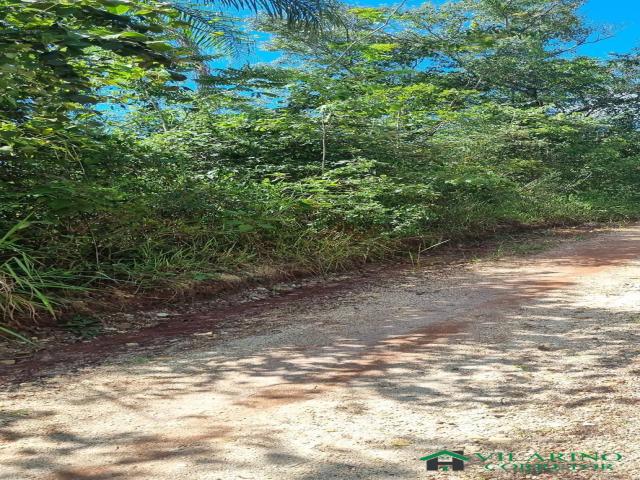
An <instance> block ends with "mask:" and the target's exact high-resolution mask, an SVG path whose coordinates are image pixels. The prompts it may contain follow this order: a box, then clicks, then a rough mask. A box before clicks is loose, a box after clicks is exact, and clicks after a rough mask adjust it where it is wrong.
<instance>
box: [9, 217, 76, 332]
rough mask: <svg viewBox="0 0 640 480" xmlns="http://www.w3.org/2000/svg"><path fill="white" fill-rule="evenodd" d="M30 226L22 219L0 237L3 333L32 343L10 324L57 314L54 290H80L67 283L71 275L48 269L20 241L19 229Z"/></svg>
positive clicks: (19, 323) (20, 324)
mask: <svg viewBox="0 0 640 480" xmlns="http://www.w3.org/2000/svg"><path fill="white" fill-rule="evenodd" d="M28 226H29V222H28V221H26V220H22V221H20V222H18V223H17V224H15V225H14V226H13V227H11V228H10V229H9V230H8V231H7V232H6V233H5V234H4V235H3V236H2V237H0V318H1V319H2V323H0V334H4V335H5V336H10V337H13V338H15V339H18V340H20V341H23V342H24V341H26V342H30V340H28V339H27V338H26V337H25V336H23V335H21V334H20V333H18V332H16V331H15V330H14V329H13V328H11V327H16V326H17V327H20V326H22V323H21V320H23V319H28V320H30V321H35V319H36V318H37V317H38V315H39V314H41V313H47V314H49V315H51V316H52V317H55V315H56V306H57V305H58V302H57V301H54V300H53V298H52V296H51V294H50V292H51V291H53V290H81V289H82V287H76V286H72V285H70V284H68V283H66V280H68V279H69V277H70V276H69V274H68V273H66V272H61V271H58V270H46V269H44V268H43V267H42V265H40V264H39V263H38V262H37V260H36V259H35V258H34V257H33V256H31V255H30V254H29V253H28V252H27V250H26V249H25V248H24V247H22V246H21V245H20V244H19V242H18V237H19V235H18V234H19V232H20V231H21V230H24V229H25V228H27V227H28Z"/></svg>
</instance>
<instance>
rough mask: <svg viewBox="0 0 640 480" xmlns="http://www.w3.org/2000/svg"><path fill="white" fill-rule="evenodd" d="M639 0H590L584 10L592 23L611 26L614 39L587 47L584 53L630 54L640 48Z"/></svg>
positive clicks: (599, 54)
mask: <svg viewBox="0 0 640 480" xmlns="http://www.w3.org/2000/svg"><path fill="white" fill-rule="evenodd" d="M639 6H640V5H639V2H638V0H589V1H588V2H587V4H586V6H585V8H584V9H583V12H584V15H585V16H586V17H587V18H588V19H589V20H590V21H592V22H595V23H605V24H610V25H612V26H613V27H614V28H615V29H616V32H615V33H616V35H615V37H614V38H611V39H609V40H606V41H604V42H602V43H600V44H597V45H590V46H589V47H586V48H585V49H584V50H583V52H582V53H584V54H587V55H594V56H600V57H602V56H606V55H607V54H608V53H610V52H617V53H622V52H628V51H629V50H631V49H633V48H635V47H638V46H640V8H638V7H639Z"/></svg>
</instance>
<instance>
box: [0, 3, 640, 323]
mask: <svg viewBox="0 0 640 480" xmlns="http://www.w3.org/2000/svg"><path fill="white" fill-rule="evenodd" d="M583 3H584V2H583V1H580V0H509V1H507V0H461V1H455V2H453V1H450V2H446V3H444V5H442V6H434V5H431V4H429V3H426V4H424V5H423V6H421V7H418V8H404V7H402V6H400V7H398V8H354V7H350V6H348V5H336V4H322V3H317V2H308V3H295V4H293V3H292V4H291V5H296V8H288V7H287V5H288V4H285V3H277V4H274V5H271V7H272V8H271V11H270V13H271V15H268V14H261V15H259V16H258V17H257V19H251V20H250V22H251V23H250V24H248V23H247V22H248V20H243V21H241V20H239V19H236V18H233V17H231V16H230V15H229V13H227V12H228V11H229V9H228V8H225V9H224V10H223V11H221V12H218V7H220V8H222V6H225V5H222V6H220V5H218V6H216V5H215V4H214V5H213V6H211V5H205V4H195V5H194V4H186V3H175V4H172V3H159V2H155V1H153V0H146V1H142V0H63V1H53V0H31V1H29V2H27V1H23V0H0V18H1V20H0V25H1V32H0V73H1V75H0V89H1V90H2V92H3V94H2V96H1V97H0V313H1V314H2V318H3V320H2V325H4V326H3V327H2V329H3V330H2V331H3V332H5V333H6V332H7V331H8V330H6V329H7V328H10V329H11V331H13V332H17V331H24V330H25V329H26V330H28V329H29V327H30V325H32V324H33V322H34V321H37V318H38V316H39V315H54V314H55V312H56V311H57V309H58V308H59V305H60V303H61V302H64V299H65V298H68V297H69V296H73V295H74V294H78V293H79V292H81V291H84V292H85V294H86V292H87V291H91V289H98V288H100V289H104V288H110V287H114V288H115V287H117V288H121V289H122V288H126V289H130V291H132V292H134V291H135V292H140V291H144V290H145V289H155V288H160V287H162V288H175V289H176V290H180V289H189V288H192V287H193V286H194V285H196V284H198V283H201V282H209V281H216V280H217V279H220V278H221V276H223V275H226V274H242V273H246V272H254V271H257V270H260V269H264V268H265V267H269V268H271V269H274V270H277V271H284V272H286V271H295V272H309V273H321V272H326V271H331V270H338V269H344V268H348V267H350V266H353V265H355V264H357V263H361V262H365V261H370V260H375V259H381V258H386V257H389V256H391V255H395V254H400V253H402V252H407V251H409V250H412V251H414V252H415V251H416V250H421V249H425V248H428V247H430V246H432V245H435V244H438V243H439V242H443V241H446V240H449V239H457V238H463V237H469V236H480V235H484V234H487V233H490V232H494V231H496V230H508V229H514V228H517V227H521V226H542V225H558V224H577V223H581V222H587V221H610V220H624V219H630V218H634V217H637V215H638V211H639V208H638V201H639V200H640V133H639V132H638V120H639V117H638V113H639V111H638V108H639V106H640V97H639V95H638V94H639V88H640V85H639V80H640V77H639V72H640V55H638V53H637V52H634V53H631V54H620V55H611V56H610V57H609V58H593V57H589V56H583V55H581V48H582V47H583V46H584V45H586V44H588V43H591V42H595V41H598V40H599V39H601V38H604V37H606V36H607V35H609V34H610V33H609V32H608V31H606V30H605V29H602V28H599V27H592V26H589V25H588V24H587V23H586V22H585V21H584V19H583V18H581V16H580V15H579V8H580V6H581V5H582V4H583ZM229 6H231V7H234V6H235V7H246V6H248V5H245V4H244V3H240V4H238V5H236V4H235V3H233V2H230V4H229V5H226V7H229ZM263 6H264V5H263ZM255 31H258V32H263V34H268V35H267V37H266V38H268V40H267V45H263V46H262V47H261V48H266V49H270V50H273V51H276V52H280V54H281V58H280V60H279V61H278V62H275V63H270V64H267V63H265V64H257V65H247V66H245V67H241V68H232V67H226V68H216V67H215V65H216V63H215V62H213V61H214V60H216V59H218V58H220V57H222V56H229V55H236V54H237V51H238V50H239V49H242V48H245V47H246V46H247V43H248V42H249V43H250V40H249V39H250V37H251V36H252V35H253V33H252V32H255Z"/></svg>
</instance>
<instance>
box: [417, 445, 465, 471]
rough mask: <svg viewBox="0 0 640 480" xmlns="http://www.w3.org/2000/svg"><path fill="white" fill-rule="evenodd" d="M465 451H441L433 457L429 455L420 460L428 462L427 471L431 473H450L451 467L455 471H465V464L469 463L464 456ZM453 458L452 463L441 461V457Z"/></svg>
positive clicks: (433, 454)
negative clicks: (439, 471)
mask: <svg viewBox="0 0 640 480" xmlns="http://www.w3.org/2000/svg"><path fill="white" fill-rule="evenodd" d="M463 453H464V451H462V450H456V451H454V452H451V451H449V450H440V451H439V452H436V453H432V454H431V455H427V456H426V457H422V458H421V459H420V460H421V461H423V462H427V470H429V471H438V470H442V471H448V470H449V467H451V470H453V471H460V470H464V462H467V461H469V458H468V457H465V456H464V455H463ZM445 456H447V457H451V461H450V462H449V461H443V462H441V461H440V460H439V457H445Z"/></svg>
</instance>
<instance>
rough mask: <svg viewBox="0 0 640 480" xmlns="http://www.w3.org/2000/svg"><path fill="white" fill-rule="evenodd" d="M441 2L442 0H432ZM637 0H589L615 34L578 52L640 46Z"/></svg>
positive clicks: (596, 19)
mask: <svg viewBox="0 0 640 480" xmlns="http://www.w3.org/2000/svg"><path fill="white" fill-rule="evenodd" d="M398 1H400V0H397V1H395V0H382V1H380V0H346V3H348V4H351V5H357V6H394V5H397V2H398ZM432 1H434V3H442V2H443V1H444V0H432ZM421 3H423V1H422V0H409V1H408V2H407V3H406V5H408V6H416V5H420V4H421ZM638 7H640V0H588V1H587V3H586V5H585V7H584V8H583V11H582V13H583V14H584V16H585V17H586V18H587V21H588V22H589V23H592V24H596V25H602V24H605V25H608V26H610V27H611V28H612V29H613V31H614V33H615V36H614V37H613V38H610V39H607V40H605V41H602V42H600V43H597V44H593V45H587V46H585V47H583V48H582V49H581V50H580V52H579V53H581V54H583V55H590V56H596V57H602V58H604V57H606V56H607V55H608V54H609V53H612V52H616V53H626V52H629V51H630V50H632V49H633V48H636V47H640V8H638ZM277 56H278V55H277V54H276V53H269V52H261V51H260V50H259V48H258V49H257V50H254V51H253V53H251V54H249V55H246V56H245V55H243V56H242V57H241V58H238V57H236V58H227V59H224V60H220V61H217V62H214V64H215V65H216V66H220V67H223V66H227V65H234V66H238V65H241V64H244V63H256V62H265V61H270V60H273V59H274V58H276V57H277Z"/></svg>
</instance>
